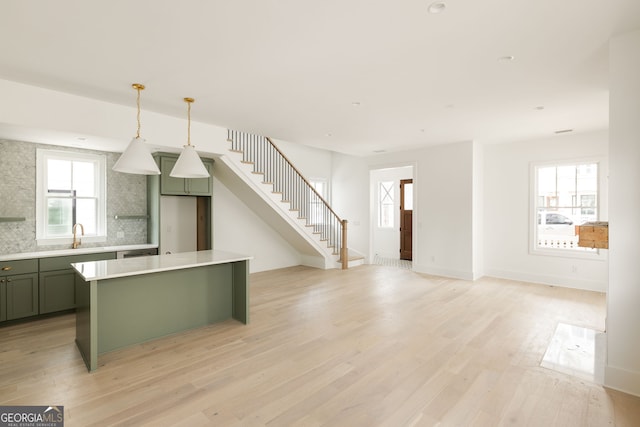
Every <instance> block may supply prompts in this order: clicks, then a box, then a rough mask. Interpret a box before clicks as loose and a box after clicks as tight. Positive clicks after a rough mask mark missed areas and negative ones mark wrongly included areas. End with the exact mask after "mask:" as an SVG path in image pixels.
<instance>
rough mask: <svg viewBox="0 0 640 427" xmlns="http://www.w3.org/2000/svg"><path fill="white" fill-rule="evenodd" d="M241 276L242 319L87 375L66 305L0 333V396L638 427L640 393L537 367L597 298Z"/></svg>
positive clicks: (289, 274) (244, 412)
mask: <svg viewBox="0 0 640 427" xmlns="http://www.w3.org/2000/svg"><path fill="white" fill-rule="evenodd" d="M251 281H252V283H251V324H250V325H246V326H245V325H242V324H240V323H238V322H236V321H227V322H224V323H220V324H215V325H211V326H207V327H203V328H200V329H197V330H193V331H189V332H186V333H182V334H178V335H174V336H170V337H166V338H162V339H159V340H155V341H152V342H148V343H145V344H142V345H138V346H134V347H130V348H126V349H122V350H118V351H115V352H112V353H108V354H105V355H103V356H101V357H100V359H99V365H100V366H99V368H98V370H97V371H96V372H94V373H91V374H89V373H87V371H86V369H85V366H84V364H83V362H82V360H81V358H80V355H79V353H78V350H77V349H76V347H75V344H74V336H75V318H74V315H64V316H59V317H55V318H51V319H46V320H41V321H36V322H31V323H24V324H20V325H13V326H9V327H4V328H0V405H54V404H55V405H64V409H65V421H66V423H65V425H66V426H67V427H71V426H89V425H97V426H106V425H134V426H138V425H151V426H162V425H171V426H174V425H176V426H177V425H180V426H199V425H215V426H236V425H237V426H264V425H268V426H394V427H395V426H435V425H440V426H472V425H473V426H499V425H514V426H545V427H546V426H563V427H565V426H614V425H615V426H619V427H622V426H638V425H640V398H636V397H632V396H629V395H626V394H623V393H619V392H615V391H612V390H607V389H604V388H603V387H601V386H599V385H596V384H593V383H590V382H588V381H584V380H580V379H577V378H573V377H571V376H568V375H565V374H561V373H558V372H555V371H551V370H548V369H545V368H541V367H540V366H539V364H540V361H541V359H542V357H543V355H544V352H545V350H546V348H547V346H548V344H549V342H550V340H551V337H552V335H553V333H554V331H555V328H556V325H557V323H558V322H564V323H569V324H574V325H579V326H585V327H590V328H594V329H602V328H603V327H604V317H605V299H604V295H602V294H597V293H593V292H584V291H576V290H569V289H564V288H558V287H550V286H541V285H532V284H526V283H520V282H513V281H507V280H497V279H490V278H484V279H481V280H479V281H476V282H468V281H463V280H451V279H443V278H438V277H432V276H425V275H420V274H417V273H413V272H411V271H406V270H400V269H395V268H391V267H384V266H361V267H357V268H354V269H351V270H348V271H341V270H329V271H322V270H316V269H310V268H305V267H294V268H288V269H282V270H275V271H270V272H263V273H258V274H254V275H252V276H251ZM149 303H150V304H151V303H152V298H151V296H150V302H149Z"/></svg>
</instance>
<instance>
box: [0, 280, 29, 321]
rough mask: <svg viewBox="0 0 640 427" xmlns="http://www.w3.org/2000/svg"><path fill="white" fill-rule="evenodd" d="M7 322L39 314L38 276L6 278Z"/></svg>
mask: <svg viewBox="0 0 640 427" xmlns="http://www.w3.org/2000/svg"><path fill="white" fill-rule="evenodd" d="M2 280H4V281H6V295H7V299H6V306H7V307H6V309H7V320H13V319H21V318H23V317H30V316H36V315H37V314H38V274H37V273H32V274H20V275H16V276H6V277H3V278H2Z"/></svg>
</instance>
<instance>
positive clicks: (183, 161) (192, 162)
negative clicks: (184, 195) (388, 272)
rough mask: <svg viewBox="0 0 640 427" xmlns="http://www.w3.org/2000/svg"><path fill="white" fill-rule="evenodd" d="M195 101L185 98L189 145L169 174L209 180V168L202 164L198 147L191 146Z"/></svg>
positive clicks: (185, 147)
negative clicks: (192, 106)
mask: <svg viewBox="0 0 640 427" xmlns="http://www.w3.org/2000/svg"><path fill="white" fill-rule="evenodd" d="M193 101H195V100H194V99H193V98H184V102H186V103H187V105H188V108H187V120H188V121H187V145H185V146H184V148H183V149H182V153H180V157H178V161H177V162H176V164H175V166H174V167H173V170H172V171H171V173H170V174H169V176H172V177H174V178H209V172H208V171H207V168H205V167H204V164H202V160H200V156H198V152H197V151H196V147H195V146H193V145H191V104H192V103H193Z"/></svg>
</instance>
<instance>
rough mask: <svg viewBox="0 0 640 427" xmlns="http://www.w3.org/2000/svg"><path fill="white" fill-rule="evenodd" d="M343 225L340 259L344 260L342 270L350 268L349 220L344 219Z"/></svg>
mask: <svg viewBox="0 0 640 427" xmlns="http://www.w3.org/2000/svg"><path fill="white" fill-rule="evenodd" d="M341 224H342V244H341V246H340V259H341V260H342V269H343V270H346V269H347V268H349V249H348V248H347V220H346V219H343V220H342V221H341Z"/></svg>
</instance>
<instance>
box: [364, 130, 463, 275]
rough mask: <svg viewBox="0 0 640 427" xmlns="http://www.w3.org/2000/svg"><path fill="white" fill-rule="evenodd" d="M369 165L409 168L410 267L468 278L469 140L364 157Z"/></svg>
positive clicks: (432, 272)
mask: <svg viewBox="0 0 640 427" xmlns="http://www.w3.org/2000/svg"><path fill="white" fill-rule="evenodd" d="M368 161H369V168H370V169H381V168H385V167H397V166H405V165H412V166H413V167H414V182H413V186H414V211H413V216H414V220H413V225H414V227H413V237H414V241H413V268H414V270H415V271H418V272H421V273H427V274H436V275H441V276H447V277H457V278H462V279H472V278H473V271H472V264H473V263H472V251H473V248H472V242H473V238H472V216H473V198H472V194H473V187H472V184H473V183H472V181H473V177H472V173H473V164H472V162H473V144H472V143H471V142H461V143H457V144H446V145H438V146H434V147H429V148H425V149H422V150H415V151H405V152H400V153H388V154H384V155H377V156H371V157H368Z"/></svg>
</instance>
